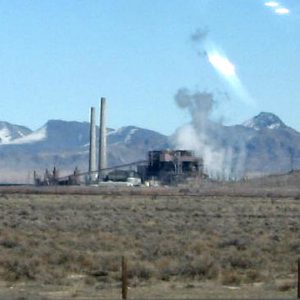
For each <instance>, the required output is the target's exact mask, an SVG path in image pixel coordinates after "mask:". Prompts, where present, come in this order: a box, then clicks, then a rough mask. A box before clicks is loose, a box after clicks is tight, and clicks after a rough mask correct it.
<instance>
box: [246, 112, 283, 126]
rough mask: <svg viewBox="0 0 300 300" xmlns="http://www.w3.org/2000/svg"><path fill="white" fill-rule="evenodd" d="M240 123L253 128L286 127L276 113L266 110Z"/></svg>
mask: <svg viewBox="0 0 300 300" xmlns="http://www.w3.org/2000/svg"><path fill="white" fill-rule="evenodd" d="M242 125H243V126H245V127H248V128H253V129H255V130H263V129H278V128H284V127H286V125H285V124H284V123H283V122H282V121H281V120H280V119H279V118H278V117H277V116H276V115H274V114H272V113H268V112H261V113H260V114H259V115H257V116H255V117H254V118H252V119H250V120H248V121H246V122H244V123H243V124H242Z"/></svg>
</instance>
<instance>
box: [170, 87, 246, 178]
mask: <svg viewBox="0 0 300 300" xmlns="http://www.w3.org/2000/svg"><path fill="white" fill-rule="evenodd" d="M175 101H176V103H177V105H178V106H179V107H180V108H181V109H187V110H188V111H189V113H190V115H191V123H190V124H187V125H185V126H183V127H181V128H179V129H178V130H177V132H176V134H175V144H176V147H177V148H180V149H191V150H193V151H194V152H195V153H196V155H198V156H199V157H202V158H203V161H204V169H205V172H206V173H207V174H208V175H209V176H210V177H212V178H222V179H230V178H233V177H234V178H237V177H241V175H242V173H243V166H244V156H245V155H244V154H243V153H244V147H243V145H242V144H241V145H238V147H236V149H233V148H232V146H224V141H223V132H222V131H223V129H222V126H221V125H220V124H217V123H214V122H213V121H211V120H210V115H211V113H212V111H213V108H214V105H215V103H216V101H215V99H214V95H213V94H212V93H209V92H199V91H196V92H194V93H192V92H190V91H189V90H188V89H185V88H183V89H180V90H178V92H177V93H176V95H175Z"/></svg>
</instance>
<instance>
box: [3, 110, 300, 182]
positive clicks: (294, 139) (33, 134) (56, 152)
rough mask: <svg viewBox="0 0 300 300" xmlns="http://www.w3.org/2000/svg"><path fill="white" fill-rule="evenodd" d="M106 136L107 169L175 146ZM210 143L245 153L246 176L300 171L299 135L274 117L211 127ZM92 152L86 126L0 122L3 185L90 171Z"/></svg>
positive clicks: (153, 138) (139, 132) (140, 133)
mask: <svg viewBox="0 0 300 300" xmlns="http://www.w3.org/2000/svg"><path fill="white" fill-rule="evenodd" d="M97 132H98V130H97ZM107 132H108V149H109V150H108V164H109V166H116V165H121V164H125V163H129V162H133V161H138V160H144V159H146V157H147V151H149V150H159V149H166V148H173V147H174V144H175V143H174V137H175V134H174V135H172V136H166V135H163V134H160V133H158V132H155V131H152V130H148V129H144V128H139V127H136V126H126V127H122V128H119V129H108V130H107ZM210 138H211V139H213V140H214V141H215V143H214V144H215V146H216V147H220V148H226V147H229V146H230V148H231V149H233V153H234V155H236V156H238V155H240V152H241V151H243V157H244V162H243V174H242V175H245V176H254V175H260V174H269V173H279V172H288V171H290V170H291V169H297V168H299V167H300V133H299V132H297V131H296V130H294V129H292V128H290V127H288V126H287V125H285V124H284V123H283V122H282V121H281V120H280V119H279V118H278V117H277V116H276V115H274V114H272V113H266V112H263V113H260V114H259V115H257V116H255V117H254V118H252V119H250V120H248V121H246V122H244V123H243V124H240V125H233V126H224V125H222V124H219V123H213V122H212V124H211V127H210ZM241 144H242V145H243V148H241V146H240V145H241ZM88 149H89V123H87V122H76V121H62V120H50V121H48V122H47V123H46V124H45V125H44V126H42V127H41V128H39V129H38V130H35V131H32V130H31V129H29V128H27V127H25V126H20V125H14V124H10V123H8V122H0V168H1V173H0V182H30V181H32V173H33V170H37V171H38V172H40V173H42V172H43V171H44V170H45V169H46V168H48V169H50V170H51V169H52V168H53V166H54V165H55V166H56V167H57V168H58V169H59V170H60V171H61V174H62V175H64V174H69V173H71V172H72V171H73V170H74V168H75V167H76V166H77V167H78V168H79V169H80V170H81V171H86V170H87V169H88Z"/></svg>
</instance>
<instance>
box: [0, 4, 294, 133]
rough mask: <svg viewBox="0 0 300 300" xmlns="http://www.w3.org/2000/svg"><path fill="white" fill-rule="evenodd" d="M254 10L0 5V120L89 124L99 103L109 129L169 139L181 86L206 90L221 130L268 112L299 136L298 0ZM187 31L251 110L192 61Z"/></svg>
mask: <svg viewBox="0 0 300 300" xmlns="http://www.w3.org/2000/svg"><path fill="white" fill-rule="evenodd" d="M264 3H265V2H264V1H260V0H215V1H212V0H193V1H192V0H185V1H184V0H172V1H171V0H170V1H163V0H156V1H155V0H152V1H146V0H145V1H142V0H136V1H134V0H126V1H125V0H117V1H111V0H107V1H106V0H98V1H92V0H68V1H66V0H51V1H38V0H36V1H33V0H32V1H26V0H18V1H17V0H0V42H1V46H0V112H1V114H0V120H3V121H8V122H11V123H16V124H22V125H25V126H28V127H30V128H32V129H37V128H38V127H40V126H42V125H43V124H44V123H45V122H46V121H47V120H48V119H63V120H77V121H88V120H89V108H90V106H98V104H99V100H100V97H101V96H105V97H106V98H107V101H108V102H107V103H108V109H109V116H108V126H109V127H112V128H118V127H121V126H125V125H136V126H140V127H145V128H149V129H153V130H157V131H160V132H162V133H165V134H171V133H173V132H174V131H175V130H176V128H178V127H179V126H181V125H183V124H184V123H186V122H189V115H188V113H187V112H185V111H182V110H180V109H179V108H178V107H177V106H176V104H175V102H174V95H175V94H176V92H177V90H178V89H180V88H183V87H185V88H188V89H190V90H191V91H196V90H199V91H210V92H213V93H214V95H215V99H216V102H217V103H216V110H215V112H214V114H213V118H214V119H216V120H222V121H223V122H224V123H225V124H236V123H240V122H243V121H245V120H246V119H248V118H251V117H252V116H254V115H255V114H257V113H259V112H260V111H270V112H273V113H275V114H277V115H278V116H279V117H280V118H282V120H283V121H284V122H286V123H287V124H288V125H290V126H292V127H294V128H296V129H298V130H300V118H299V115H300V105H299V101H300V86H299V80H300V58H299V53H300V3H299V1H298V0H283V1H282V2H280V3H281V4H282V5H284V7H287V8H288V9H289V11H290V13H289V14H286V15H278V14H276V13H274V11H273V10H272V8H270V7H267V6H265V5H264ZM198 28H202V29H203V28H206V29H207V30H208V31H209V33H208V36H209V38H210V40H211V41H213V42H214V43H215V44H216V45H217V46H218V47H219V49H221V50H222V53H224V54H226V56H227V57H228V58H229V59H230V61H231V62H232V63H233V64H234V66H235V70H236V72H237V74H238V76H239V79H240V81H241V82H242V84H243V87H244V88H245V89H246V90H247V93H248V94H249V95H250V96H251V99H253V103H252V104H251V105H250V104H249V103H246V102H245V101H243V99H240V97H239V95H237V94H236V93H234V92H233V91H232V89H231V88H230V86H229V85H228V82H226V79H224V78H222V76H220V74H218V73H217V72H216V70H215V69H214V68H213V66H212V65H211V64H209V62H208V60H207V59H206V58H205V57H203V56H199V55H198V54H197V51H198V48H197V47H198V45H195V43H192V41H191V39H190V37H191V35H192V34H193V33H194V32H195V31H196V30H197V29H198ZM225 94H226V95H228V96H224V95H225Z"/></svg>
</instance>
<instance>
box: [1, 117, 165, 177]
mask: <svg viewBox="0 0 300 300" xmlns="http://www.w3.org/2000/svg"><path fill="white" fill-rule="evenodd" d="M7 124H8V125H7V126H8V127H9V126H10V127H12V128H14V127H15V126H16V125H12V124H9V123H7ZM98 129H99V128H97V139H98V131H99V130H98ZM107 131H108V147H109V153H108V164H109V166H115V165H120V164H124V163H128V162H134V161H137V160H143V159H146V154H147V151H149V150H152V149H163V148H167V147H168V137H167V136H165V135H162V134H160V133H157V132H155V131H152V130H148V129H143V128H139V127H135V126H127V127H122V128H120V129H118V130H114V129H108V130H107ZM88 151H89V123H87V122H75V121H74V122H67V121H62V120H50V121H48V122H47V123H46V124H45V125H44V126H42V127H41V128H40V129H38V130H36V131H31V130H29V129H28V131H27V132H25V133H24V134H23V135H14V136H12V135H11V137H10V138H7V139H6V140H5V142H1V141H0V168H1V170H2V172H1V174H0V182H7V181H15V180H17V181H24V180H25V181H27V180H28V178H29V177H30V176H31V175H32V174H29V173H28V172H31V173H32V172H33V170H37V171H39V172H43V171H44V170H45V169H46V168H48V169H52V168H53V166H54V165H55V166H57V167H58V168H59V169H60V170H62V172H63V173H62V174H64V173H65V174H68V173H70V172H72V171H73V169H74V168H75V167H76V166H77V167H79V169H80V170H82V171H86V170H87V169H88ZM31 177H32V176H31Z"/></svg>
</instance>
